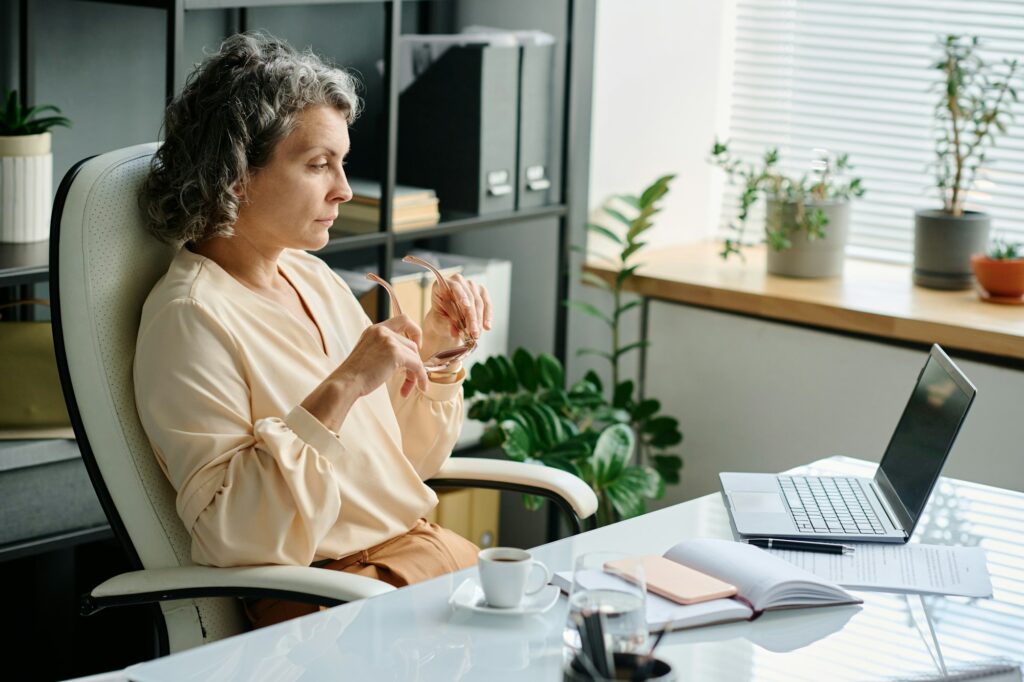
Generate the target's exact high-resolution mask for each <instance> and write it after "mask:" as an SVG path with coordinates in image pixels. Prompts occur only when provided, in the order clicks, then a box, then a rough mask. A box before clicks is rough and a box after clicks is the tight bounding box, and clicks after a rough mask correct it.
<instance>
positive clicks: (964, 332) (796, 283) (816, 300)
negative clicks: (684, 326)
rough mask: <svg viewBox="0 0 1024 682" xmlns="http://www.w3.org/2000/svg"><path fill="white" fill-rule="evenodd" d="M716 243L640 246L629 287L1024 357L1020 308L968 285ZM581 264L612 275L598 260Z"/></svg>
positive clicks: (867, 264)
mask: <svg viewBox="0 0 1024 682" xmlns="http://www.w3.org/2000/svg"><path fill="white" fill-rule="evenodd" d="M720 249H721V246H720V244H719V243H718V242H702V243H699V244H689V245H684V246H672V247H667V248H663V249H651V250H649V251H645V252H641V254H640V255H639V256H638V258H637V261H638V262H640V263H642V266H641V267H640V268H639V269H638V270H637V271H636V273H635V274H634V276H633V277H632V278H630V280H629V281H628V282H627V283H626V287H625V288H626V290H627V291H630V292H632V293H636V294H640V295H641V296H645V297H648V298H652V299H658V300H662V301H671V302H675V303H685V304H690V305H697V306H702V307H706V308H712V309H716V310H724V311H730V312H738V313H744V314H748V315H754V316H757V317H762V318H766V319H771V320H781V321H785V322H794V323H797V324H806V325H811V326H814V327H820V328H823V329H833V330H839V331H843V332H852V333H856V334H865V335H869V336H875V337H879V338H883V339H893V340H898V341H909V342H916V343H938V344H941V345H943V346H945V347H948V348H954V349H960V350H965V351H970V352H975V353H982V354H986V355H992V356H997V357H1000V358H1016V359H1024V306H1012V305H995V304H991V303H984V302H982V301H981V300H980V299H979V298H978V295H977V294H976V293H975V292H974V291H971V290H967V291H936V290H933V289H924V288H921V287H916V286H914V285H913V283H912V282H911V276H910V270H911V268H910V266H908V265H902V264H894V263H880V262H877V261H867V260H860V259H853V258H848V259H847V261H846V266H845V271H844V275H843V277H838V278H831V279H807V280H804V279H792V278H786V277H774V276H769V275H767V274H766V273H765V249H764V247H763V246H759V247H751V248H748V249H746V251H745V253H746V262H742V261H740V260H739V259H737V258H735V257H733V258H731V259H730V260H729V261H728V262H726V261H723V260H722V259H721V258H719V256H718V252H719V250H720ZM586 269H587V270H589V271H591V272H594V273H596V274H598V275H602V276H603V277H605V279H608V280H609V281H610V278H611V275H610V273H611V272H612V270H610V269H609V268H608V267H607V266H605V265H604V264H602V263H599V262H590V263H588V264H587V266H586Z"/></svg>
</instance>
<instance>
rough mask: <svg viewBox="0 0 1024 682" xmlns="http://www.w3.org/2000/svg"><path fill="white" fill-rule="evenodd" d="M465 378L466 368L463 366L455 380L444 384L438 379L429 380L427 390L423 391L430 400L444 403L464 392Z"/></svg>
mask: <svg viewBox="0 0 1024 682" xmlns="http://www.w3.org/2000/svg"><path fill="white" fill-rule="evenodd" d="M465 380H466V368H465V367H463V368H462V369H460V370H459V374H458V376H457V377H456V378H455V381H453V382H451V383H448V384H442V383H439V382H436V381H428V382H427V390H426V391H421V392H422V393H423V395H424V396H426V397H427V399H428V400H433V401H435V402H442V403H444V402H448V401H450V400H454V399H455V398H457V397H458V396H459V394H460V393H462V382H464V381H465ZM417 390H419V389H417Z"/></svg>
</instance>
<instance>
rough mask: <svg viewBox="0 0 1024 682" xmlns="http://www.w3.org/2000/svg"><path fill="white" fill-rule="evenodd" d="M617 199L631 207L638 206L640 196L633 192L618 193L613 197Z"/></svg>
mask: <svg viewBox="0 0 1024 682" xmlns="http://www.w3.org/2000/svg"><path fill="white" fill-rule="evenodd" d="M615 198H616V199H618V200H619V201H622V202H624V203H626V204H628V205H630V206H632V207H633V208H640V197H638V196H636V195H635V194H619V195H616V197H615Z"/></svg>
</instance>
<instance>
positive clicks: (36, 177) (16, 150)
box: [0, 133, 53, 243]
mask: <svg viewBox="0 0 1024 682" xmlns="http://www.w3.org/2000/svg"><path fill="white" fill-rule="evenodd" d="M52 184H53V154H51V153H50V133H40V134H38V135H12V136H2V135H0V242H18V243H24V242H38V241H43V240H45V239H49V238H50V209H51V201H52V197H51V190H52Z"/></svg>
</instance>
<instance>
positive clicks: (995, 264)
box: [971, 253, 1024, 297]
mask: <svg viewBox="0 0 1024 682" xmlns="http://www.w3.org/2000/svg"><path fill="white" fill-rule="evenodd" d="M971 268H972V269H973V270H974V277H975V278H976V279H977V280H978V284H980V285H981V288H982V289H984V290H985V291H987V292H988V293H989V294H990V295H992V296H1005V297H1020V296H1024V258H1017V259H1014V260H995V259H992V258H989V257H988V256H986V255H985V254H983V253H978V254H975V255H973V256H971Z"/></svg>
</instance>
